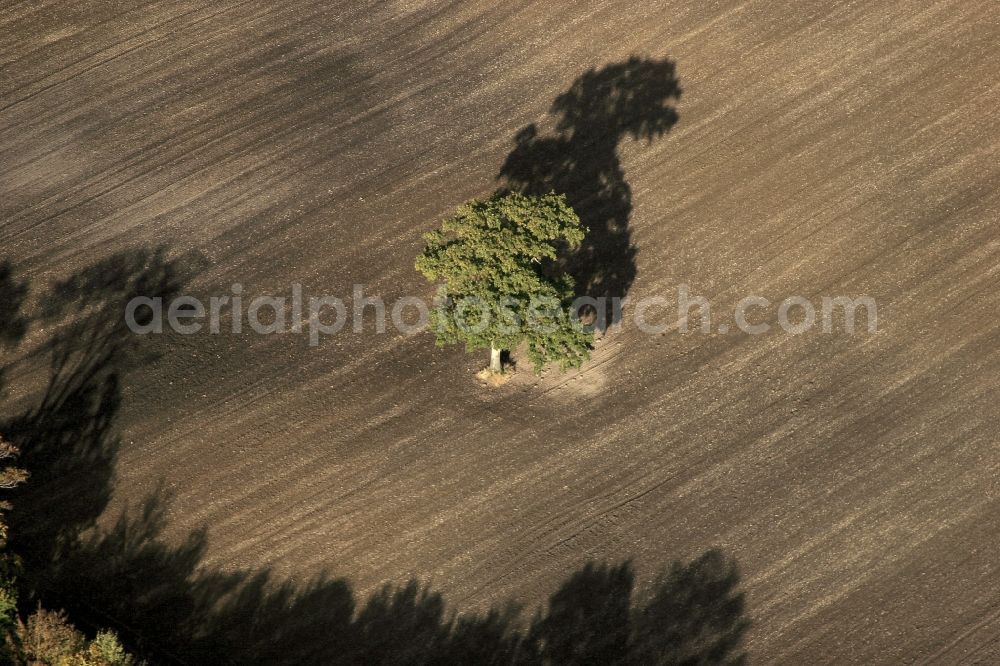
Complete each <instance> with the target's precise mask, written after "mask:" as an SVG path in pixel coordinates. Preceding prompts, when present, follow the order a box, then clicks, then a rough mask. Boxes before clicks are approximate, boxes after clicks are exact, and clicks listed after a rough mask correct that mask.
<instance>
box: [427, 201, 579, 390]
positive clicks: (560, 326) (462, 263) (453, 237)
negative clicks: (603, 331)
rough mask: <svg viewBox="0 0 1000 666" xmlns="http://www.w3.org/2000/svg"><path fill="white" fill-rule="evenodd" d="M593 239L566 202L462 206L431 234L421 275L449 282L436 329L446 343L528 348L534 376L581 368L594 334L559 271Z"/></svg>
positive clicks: (436, 315) (437, 310)
mask: <svg viewBox="0 0 1000 666" xmlns="http://www.w3.org/2000/svg"><path fill="white" fill-rule="evenodd" d="M585 234H586V229H585V228H584V227H582V226H581V225H580V218H579V217H577V214H576V213H575V212H574V211H573V209H572V208H571V207H570V206H569V204H568V203H566V197H565V196H563V195H560V194H555V193H550V194H545V195H538V196H535V195H524V194H519V193H516V192H514V193H510V194H506V195H494V196H493V197H491V198H489V199H487V200H485V201H479V200H474V201H470V202H467V203H465V204H463V205H462V206H460V207H459V208H458V210H457V211H456V213H455V215H454V216H453V217H451V218H449V219H447V220H445V221H444V223H443V224H442V226H441V229H440V230H437V231H432V232H430V233H428V234H426V235H425V236H424V238H425V240H426V242H427V245H426V247H425V249H424V251H423V253H422V254H421V255H420V256H419V257H417V261H416V269H417V270H418V271H420V273H422V274H423V275H424V276H425V277H426V278H427V279H428V280H430V281H431V282H438V281H440V282H442V283H443V284H442V285H441V287H440V289H439V291H438V302H437V307H435V309H434V311H433V312H432V313H431V326H432V327H433V329H434V332H435V334H436V335H437V342H438V344H439V345H445V344H456V343H464V344H465V346H466V349H467V350H469V351H473V350H475V349H483V348H490V349H493V350H494V351H496V350H512V349H515V348H516V347H517V346H518V345H520V344H521V343H522V342H526V343H527V349H528V358H529V359H530V360H531V362H532V364H533V366H534V369H535V372H540V371H541V369H542V368H543V367H544V366H545V365H546V364H548V363H557V364H558V365H559V367H560V368H561V369H564V370H565V369H566V368H570V367H579V366H580V365H581V364H582V363H583V362H584V361H585V360H586V359H587V358H588V356H589V352H590V349H591V343H592V341H593V333H592V332H590V331H588V330H586V329H585V328H584V327H583V326H582V325H581V323H580V322H579V320H578V318H577V317H576V316H575V315H576V313H574V312H572V307H571V304H572V299H573V286H574V284H573V278H572V277H571V276H569V275H567V274H565V273H563V272H561V271H559V270H558V266H557V261H556V260H557V258H558V253H559V251H560V249H561V248H563V247H568V248H570V249H572V248H576V247H578V246H579V245H580V242H581V241H582V240H583V238H584V235H585Z"/></svg>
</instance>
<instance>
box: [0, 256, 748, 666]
mask: <svg viewBox="0 0 1000 666" xmlns="http://www.w3.org/2000/svg"><path fill="white" fill-rule="evenodd" d="M199 266H200V260H199V259H198V258H197V257H191V256H185V257H180V258H175V259H170V258H168V256H167V253H166V252H165V251H164V250H162V249H160V250H154V251H135V252H127V253H121V254H118V255H115V256H112V257H110V258H109V259H107V260H105V261H102V262H98V263H97V264H94V265H93V266H90V267H88V268H86V269H84V270H83V271H80V272H79V273H77V274H76V275H73V276H71V277H70V278H68V279H67V280H64V281H61V282H58V283H56V284H55V285H54V286H53V287H52V288H51V289H50V290H49V291H48V293H46V294H45V296H44V298H43V299H42V304H43V305H42V306H41V307H40V308H38V310H39V312H38V314H37V315H36V316H37V318H38V319H40V320H42V321H43V322H44V326H45V330H50V331H51V333H50V335H49V337H48V339H47V341H46V342H44V343H43V344H42V345H40V346H38V347H37V348H36V349H35V350H33V351H32V352H30V354H31V355H33V356H36V357H38V356H44V357H45V358H46V359H47V361H48V367H49V377H50V381H49V383H48V385H47V387H46V389H45V391H44V392H43V395H42V397H41V398H40V400H39V403H38V405H37V406H36V407H34V408H32V409H30V410H28V411H26V412H25V413H23V414H21V415H19V416H17V417H15V418H13V419H11V420H9V421H7V422H6V423H3V424H0V432H2V433H3V434H4V436H6V437H7V438H9V439H11V440H12V441H14V442H15V443H16V444H18V445H19V446H20V447H21V449H22V459H21V463H22V464H23V466H25V467H26V468H27V469H28V470H29V472H30V473H31V475H32V476H31V479H30V480H29V483H27V484H26V485H25V486H23V488H21V489H19V492H17V494H16V495H15V496H14V506H15V509H14V511H13V513H12V514H11V517H10V518H11V532H12V540H11V543H10V546H11V549H12V550H14V552H17V553H18V554H19V555H21V556H22V558H23V561H24V568H25V575H24V577H23V579H22V587H23V593H22V601H23V603H24V604H25V605H26V606H32V605H33V604H35V603H39V602H41V603H43V604H44V605H46V606H48V607H53V608H65V609H66V610H67V611H68V612H69V614H70V617H71V618H72V619H73V621H74V622H76V623H77V624H78V625H80V626H83V627H86V628H90V629H91V630H94V629H96V628H99V627H111V628H114V629H116V630H117V631H118V632H119V634H120V635H121V636H122V638H123V640H124V641H125V642H126V643H127V644H128V645H129V646H130V647H131V648H132V649H133V650H135V651H136V652H138V653H139V654H141V655H145V656H147V657H148V658H150V660H151V661H152V663H188V664H203V663H222V664H225V663H232V664H319V663H322V664H338V663H345V664H347V663H350V664H355V663H374V664H461V663H483V664H708V663H712V664H717V663H739V662H740V661H741V660H742V658H743V655H742V652H741V649H740V644H741V639H742V636H743V633H744V631H745V629H746V627H747V626H748V620H747V619H746V618H745V616H744V600H743V595H742V593H740V592H739V589H738V585H739V574H738V571H737V568H736V565H735V563H734V562H733V561H732V560H731V559H729V558H727V557H726V556H724V555H723V554H722V553H720V552H718V551H709V552H707V553H705V554H704V555H703V556H702V557H700V558H698V559H696V560H694V561H692V562H688V563H680V562H677V563H674V564H673V565H672V566H671V567H670V568H669V569H667V570H666V571H665V572H664V574H663V576H662V577H661V578H660V580H659V581H658V582H657V583H656V585H654V586H653V587H652V588H651V589H649V590H642V591H636V590H635V589H634V588H635V580H634V579H635V576H634V572H633V569H632V567H631V565H630V564H629V563H627V562H626V563H621V564H616V565H611V564H604V563H593V562H592V563H588V564H586V565H585V566H583V567H582V568H581V569H580V570H578V571H576V572H575V573H573V574H572V575H571V576H570V577H569V578H568V579H566V580H565V581H564V583H563V584H562V585H561V586H560V587H559V589H558V590H557V591H556V592H555V593H554V594H552V596H551V597H550V599H549V601H548V604H547V605H546V607H545V608H544V609H542V610H541V611H539V612H537V613H536V614H535V615H534V617H533V618H531V619H530V620H526V619H524V618H522V617H521V614H520V613H519V612H518V609H517V608H515V607H513V606H506V607H501V608H494V609H492V610H490V611H489V612H487V613H478V614H477V613H464V614H460V613H455V612H453V611H449V610H448V608H447V607H446V604H445V602H444V600H443V598H442V597H441V595H440V594H439V593H436V592H434V591H432V590H430V589H428V588H427V587H426V586H423V585H421V584H420V583H419V582H417V581H416V580H411V581H410V582H408V583H406V584H404V585H399V586H393V585H387V586H385V587H384V588H382V589H381V590H380V591H378V592H377V593H375V594H374V595H372V596H371V597H370V598H368V599H367V600H365V601H364V602H363V603H362V602H360V601H359V600H358V599H357V598H356V597H355V594H354V593H353V591H352V589H351V586H350V584H349V583H348V582H347V581H346V580H343V579H328V578H321V579H317V580H314V581H313V582H311V583H310V584H307V585H304V586H296V585H293V584H291V583H287V582H286V583H281V582H278V581H275V580H274V579H273V576H272V574H271V573H270V572H269V571H268V570H262V571H258V572H247V571H242V572H235V573H228V572H219V571H212V570H206V568H205V567H204V566H203V559H204V554H205V550H206V546H207V543H206V536H205V534H204V532H195V533H193V534H191V535H189V537H188V539H187V540H186V542H185V543H183V544H181V545H179V546H178V545H168V544H167V543H165V541H164V540H163V539H162V538H161V534H162V531H163V528H164V523H165V510H166V503H167V501H168V498H167V497H166V496H165V494H164V493H163V492H159V491H158V492H155V493H153V494H152V495H151V496H150V497H149V498H148V499H147V500H146V502H145V503H144V505H143V506H142V507H141V509H140V510H139V511H138V512H136V513H135V514H126V515H123V516H121V518H120V519H119V520H118V522H117V523H116V524H115V525H114V526H113V527H112V528H110V529H106V530H94V529H91V528H93V527H94V525H95V523H96V520H97V518H98V516H100V515H101V513H102V512H103V511H104V510H105V508H106V507H107V504H108V500H109V498H110V494H111V492H112V489H113V487H112V486H113V470H114V464H115V460H116V457H117V454H118V451H119V449H120V446H121V441H120V439H119V438H118V437H117V435H116V434H115V428H114V420H115V416H116V414H117V413H118V411H119V409H120V406H121V390H120V382H119V375H120V374H121V373H123V372H126V371H127V370H128V369H129V368H131V367H134V366H135V365H136V364H137V363H141V362H148V361H149V360H150V359H149V356H148V354H147V353H146V352H143V351H142V350H141V349H140V348H139V344H138V343H139V341H141V339H142V338H141V337H140V336H135V335H133V334H131V333H130V332H129V331H128V330H127V328H125V327H124V324H123V323H122V322H123V317H122V312H123V310H124V304H125V303H126V302H127V301H128V300H129V299H130V298H131V297H132V296H134V295H140V294H142V295H156V296H160V297H163V298H165V299H169V298H170V297H171V296H172V295H175V294H177V293H179V291H180V290H181V289H182V288H183V286H184V284H185V283H186V281H187V280H188V279H189V278H190V277H191V276H192V275H193V274H194V273H195V272H196V271H197V270H198V268H199ZM0 296H3V300H2V302H3V303H4V304H6V305H7V309H8V310H9V312H8V313H7V314H8V315H10V316H9V317H7V318H5V321H9V322H19V323H18V324H17V328H16V329H11V330H13V331H14V333H11V334H8V335H5V337H4V340H5V341H6V343H7V344H8V345H14V344H16V343H17V341H18V340H19V339H20V338H21V337H22V336H23V335H24V333H25V331H27V330H28V328H29V325H30V321H29V320H28V318H27V317H26V316H25V315H24V314H23V312H22V306H23V304H24V302H25V300H26V297H27V285H26V284H25V283H23V282H18V281H17V280H15V279H14V278H13V275H12V271H11V269H10V266H9V265H5V268H4V270H3V272H2V273H0Z"/></svg>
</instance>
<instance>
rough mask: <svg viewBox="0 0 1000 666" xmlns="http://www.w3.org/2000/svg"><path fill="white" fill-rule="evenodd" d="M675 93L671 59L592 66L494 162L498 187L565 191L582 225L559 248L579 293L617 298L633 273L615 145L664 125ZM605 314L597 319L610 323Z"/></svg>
mask: <svg viewBox="0 0 1000 666" xmlns="http://www.w3.org/2000/svg"><path fill="white" fill-rule="evenodd" d="M680 97H681V87H680V83H679V81H678V79H677V77H676V68H675V65H674V63H673V62H672V61H670V60H666V59H664V60H657V59H649V58H639V57H632V58H629V59H628V60H626V61H624V62H620V63H615V64H611V65H606V66H605V67H602V68H601V69H599V70H597V69H591V70H589V71H587V72H586V73H584V74H583V75H581V76H580V77H578V78H577V79H576V80H575V81H574V82H573V84H572V85H571V86H570V88H569V89H568V90H567V91H566V92H564V93H562V94H561V95H559V96H558V97H556V99H555V101H553V103H552V107H551V108H550V110H549V112H550V113H551V114H552V115H554V116H557V117H558V120H557V121H556V124H555V129H554V133H553V134H551V135H548V136H543V135H541V134H540V131H539V128H538V126H537V125H536V124H534V123H532V124H531V125H528V126H527V127H524V128H523V129H521V130H520V131H519V132H518V133H517V135H516V137H515V139H514V141H515V144H516V145H515V147H514V149H513V150H512V151H511V152H510V154H509V155H508V156H507V159H506V161H505V162H504V164H503V166H502V167H501V168H500V173H499V175H498V176H497V178H498V179H499V180H500V181H501V183H502V188H501V190H502V191H503V190H514V191H518V192H522V193H525V194H544V193H547V192H549V191H552V190H554V191H555V192H557V193H559V194H565V195H566V198H567V201H568V202H569V204H570V205H571V206H572V207H573V209H574V210H575V211H576V212H577V214H578V215H579V216H580V219H581V221H582V222H583V224H584V225H585V226H586V227H588V228H589V233H588V234H587V236H586V238H585V239H584V241H583V244H582V245H581V247H580V248H578V249H577V250H574V251H573V252H572V253H570V254H568V255H567V254H565V253H564V260H563V262H562V263H563V267H564V268H565V269H566V270H568V271H569V273H570V274H571V275H573V277H574V279H575V281H576V289H577V295H578V296H590V297H594V298H598V297H604V298H615V297H617V298H624V296H625V294H626V293H627V292H628V289H629V287H630V286H631V285H632V282H633V281H634V280H635V275H636V262H635V257H636V247H635V245H634V243H633V242H632V233H631V231H630V230H629V226H628V225H629V218H630V216H631V213H632V188H631V187H629V184H628V182H627V181H626V180H625V172H624V170H623V169H622V165H621V161H620V159H619V157H618V146H619V144H620V143H621V141H622V140H623V139H624V138H625V137H632V138H633V139H644V140H645V141H647V142H648V143H651V142H652V141H653V139H656V138H659V137H661V136H663V135H664V134H666V133H667V132H669V131H670V129H671V128H672V127H673V126H674V124H675V123H677V121H678V119H679V116H678V114H677V111H676V109H675V108H674V107H673V106H672V103H675V102H676V101H678V100H679V99H680ZM610 314H613V313H608V319H609V320H608V321H605V322H598V324H599V325H604V324H607V323H612V322H611V321H610Z"/></svg>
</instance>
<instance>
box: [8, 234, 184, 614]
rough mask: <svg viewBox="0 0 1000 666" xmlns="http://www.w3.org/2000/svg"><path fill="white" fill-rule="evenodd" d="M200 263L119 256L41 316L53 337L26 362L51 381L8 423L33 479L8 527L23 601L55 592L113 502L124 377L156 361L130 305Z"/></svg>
mask: <svg viewBox="0 0 1000 666" xmlns="http://www.w3.org/2000/svg"><path fill="white" fill-rule="evenodd" d="M193 265H194V260H193V258H192V256H190V255H188V256H184V257H180V258H178V259H168V258H167V254H166V250H165V249H163V248H160V249H157V250H134V251H127V252H121V253H118V254H115V255H113V256H111V257H109V258H107V259H106V260H103V261H100V262H98V263H95V264H93V265H91V266H89V267H88V268H85V269H84V270H82V271H80V272H78V273H76V274H74V275H72V276H71V277H69V278H67V279H65V280H63V281H60V282H57V283H55V284H54V285H52V287H51V289H49V290H48V291H47V293H45V294H43V296H42V299H41V302H40V305H39V307H38V308H37V312H35V313H33V317H32V320H37V321H38V322H39V323H41V325H42V326H43V327H44V329H45V330H48V331H51V333H50V334H49V335H48V337H47V339H45V341H44V342H42V343H41V344H40V345H39V346H38V347H37V348H35V349H34V350H32V351H31V352H29V353H28V354H27V355H26V358H25V359H24V360H25V361H28V362H31V361H41V362H44V363H47V365H48V383H47V385H46V386H45V389H44V391H43V392H42V395H41V398H40V399H39V401H38V404H37V405H36V406H34V407H33V408H31V409H28V410H26V411H25V412H23V413H22V414H20V415H18V416H16V417H15V418H13V419H11V420H9V421H7V422H6V423H2V424H0V434H3V435H4V436H5V437H6V438H7V439H9V440H10V441H11V442H13V443H14V444H15V445H17V446H18V447H19V448H20V450H21V455H20V458H19V463H18V464H19V465H20V466H21V467H23V468H25V469H26V470H27V471H28V473H29V475H30V477H29V481H28V483H25V484H23V485H22V486H21V487H20V488H18V489H17V490H16V491H15V492H14V493H12V500H13V503H14V505H15V507H16V510H15V511H14V512H13V513H12V514H11V516H10V521H9V522H10V527H11V539H10V548H11V550H13V551H14V552H16V553H18V554H19V555H20V556H21V557H22V558H23V560H24V563H25V570H26V574H25V575H24V576H22V584H23V587H25V588H26V589H25V592H26V594H25V595H23V596H24V598H25V599H33V598H34V597H35V596H36V595H38V594H40V595H43V596H47V595H48V593H49V592H52V593H56V591H53V590H51V589H50V588H51V587H52V586H51V585H50V583H51V582H52V581H53V580H55V579H56V578H57V577H58V574H59V572H60V569H61V567H62V566H63V563H64V560H65V557H66V556H67V554H68V553H70V552H72V551H73V550H74V548H75V547H76V545H77V542H78V539H79V534H80V532H81V531H83V530H85V529H87V528H88V527H90V526H92V525H93V524H94V521H95V520H96V519H97V517H98V516H99V515H100V514H101V513H102V512H103V510H104V508H105V506H106V505H107V502H108V499H109V497H110V493H111V487H112V474H113V470H114V464H115V460H116V457H117V454H118V449H119V446H120V442H119V440H118V438H117V436H116V434H115V432H114V428H113V423H114V419H115V415H116V414H117V412H118V409H119V406H120V404H121V390H120V385H119V377H120V375H121V373H123V372H125V371H127V370H128V369H129V368H130V367H134V366H135V364H138V363H141V362H143V361H144V360H148V359H144V358H143V357H142V356H140V355H139V354H138V352H139V350H138V340H139V336H136V335H134V334H132V333H131V332H130V331H129V330H128V328H127V326H126V325H125V318H124V309H125V304H126V303H127V302H128V301H129V300H130V299H131V298H133V297H134V296H140V295H142V296H150V297H162V298H164V299H169V298H170V297H172V296H173V295H174V294H176V293H177V292H178V291H179V290H180V288H181V287H182V285H183V284H184V283H185V281H186V280H187V278H188V277H189V276H190V274H191V272H192V270H193V268H192V267H193ZM20 293H22V295H26V294H27V285H24V289H23V291H22V292H20ZM22 317H23V316H22ZM32 323H33V322H32ZM28 324H29V320H28V318H26V317H25V318H23V326H24V328H25V329H26V328H27V327H28ZM22 334H23V330H22Z"/></svg>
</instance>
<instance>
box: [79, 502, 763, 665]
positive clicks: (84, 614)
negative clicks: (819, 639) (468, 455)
mask: <svg viewBox="0 0 1000 666" xmlns="http://www.w3.org/2000/svg"><path fill="white" fill-rule="evenodd" d="M163 525H164V517H163V507H162V504H161V499H160V498H159V497H153V498H151V499H150V500H149V501H147V503H146V505H145V506H144V507H143V508H142V509H141V511H139V512H138V516H135V517H128V516H123V517H122V518H121V519H120V520H119V522H118V524H117V525H116V526H115V527H114V528H113V529H111V530H109V531H108V532H106V533H103V534H101V535H97V536H94V537H92V538H91V539H89V540H87V541H85V542H83V543H81V545H80V548H79V549H78V550H77V552H76V553H75V555H74V557H73V558H72V559H71V560H70V561H69V566H68V567H67V573H70V572H71V573H72V578H68V579H65V580H63V581H62V582H61V584H63V585H66V586H71V589H72V590H73V592H72V594H73V599H69V600H68V601H70V602H71V601H73V600H76V602H77V603H75V604H73V605H72V606H68V607H69V608H70V616H71V617H73V618H83V619H84V620H85V621H86V623H87V624H88V625H90V626H94V627H97V626H112V627H114V628H115V629H117V630H118V632H119V634H120V635H121V636H122V637H123V639H124V640H125V642H126V643H127V644H128V645H130V646H131V647H132V648H133V649H134V650H135V651H137V652H139V653H140V654H142V655H144V656H146V657H148V658H150V659H151V660H153V661H154V663H163V662H171V663H180V664H203V663H212V664H269V665H270V664H279V665H281V664H289V665H292V664H407V665H409V664H414V665H416V664H518V665H525V666H544V665H550V664H579V665H584V664H594V665H595V666H596V665H605V664H620V665H623V666H625V665H628V666H631V665H633V664H635V665H639V664H643V665H646V664H691V665H694V664H741V663H743V662H744V660H745V655H744V653H743V651H742V649H741V644H742V640H743V635H744V633H745V631H746V629H747V627H748V626H749V620H748V619H747V618H746V616H745V603H744V596H743V594H742V593H741V592H740V591H739V573H738V570H737V568H736V564H735V562H734V561H733V560H732V559H731V558H728V557H726V556H725V555H723V554H722V553H721V552H719V551H716V550H711V551H708V552H706V553H705V554H704V555H702V556H701V557H699V558H697V559H695V560H693V561H691V562H687V563H682V562H675V563H674V564H673V565H672V566H671V567H670V568H668V569H667V570H666V571H665V572H664V574H663V575H662V576H661V577H660V578H659V580H658V581H657V582H656V583H655V584H654V585H653V586H651V587H650V588H649V589H645V590H640V591H639V592H638V593H636V591H635V583H634V573H633V570H632V566H631V564H630V563H628V562H625V563H620V564H616V565H609V564H605V563H595V562H590V563H587V564H585V565H584V566H583V567H582V568H581V569H580V570H578V571H577V572H575V573H573V574H572V575H571V576H570V577H569V578H567V579H566V580H565V581H564V582H563V583H562V585H561V586H560V587H559V589H558V590H557V591H556V592H555V593H554V594H553V595H552V596H551V597H550V599H549V602H548V604H547V605H546V606H545V607H544V608H543V609H541V610H539V611H538V612H537V613H536V614H535V616H534V618H533V619H531V620H530V621H529V622H525V621H524V620H523V619H522V616H521V613H520V609H519V608H518V607H516V606H514V605H512V604H508V605H506V606H499V607H494V608H492V609H490V610H489V611H487V612H485V613H458V612H455V611H452V610H449V608H448V606H447V604H446V603H445V601H444V599H443V597H442V595H441V594H440V593H438V592H435V591H433V590H431V589H430V588H429V587H427V586H426V585H422V584H421V583H420V582H418V581H417V580H415V579H411V580H409V581H408V582H406V583H403V584H401V585H392V584H389V585H385V586H383V587H382V588H381V589H379V590H377V591H376V592H375V593H374V594H372V595H370V596H369V597H368V598H367V599H366V600H364V601H363V602H362V601H361V600H359V599H358V597H357V595H356V594H355V593H354V591H353V590H352V588H351V585H350V582H349V581H347V580H346V579H330V578H326V577H321V578H317V579H315V580H313V581H312V582H310V583H307V584H305V585H300V586H299V585H294V584H291V583H288V582H284V583H280V582H278V581H275V580H274V579H273V576H272V574H271V573H270V571H269V570H262V571H258V572H250V571H237V572H232V573H222V572H217V571H211V570H205V569H204V568H203V567H202V566H201V565H200V562H201V560H202V557H203V554H204V550H205V548H206V545H207V544H206V539H205V535H204V533H201V532H199V533H196V534H193V535H191V536H190V537H189V539H188V541H187V542H186V543H185V544H183V545H181V546H179V547H178V546H168V545H166V544H164V543H163V541H162V540H161V539H160V532H161V530H162V528H163Z"/></svg>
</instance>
